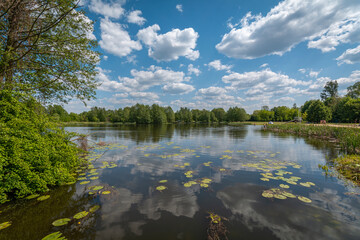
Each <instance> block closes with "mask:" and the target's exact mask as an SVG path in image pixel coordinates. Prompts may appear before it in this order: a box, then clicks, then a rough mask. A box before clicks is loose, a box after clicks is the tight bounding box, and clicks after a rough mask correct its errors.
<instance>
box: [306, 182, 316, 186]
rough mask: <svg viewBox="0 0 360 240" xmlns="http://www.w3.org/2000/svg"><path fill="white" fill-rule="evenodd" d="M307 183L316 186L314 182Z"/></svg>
mask: <svg viewBox="0 0 360 240" xmlns="http://www.w3.org/2000/svg"><path fill="white" fill-rule="evenodd" d="M306 183H307V184H309V185H310V186H315V183H313V182H306Z"/></svg>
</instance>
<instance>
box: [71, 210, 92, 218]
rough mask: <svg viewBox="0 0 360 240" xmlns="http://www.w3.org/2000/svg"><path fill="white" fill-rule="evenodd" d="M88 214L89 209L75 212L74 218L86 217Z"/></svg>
mask: <svg viewBox="0 0 360 240" xmlns="http://www.w3.org/2000/svg"><path fill="white" fill-rule="evenodd" d="M88 214H89V212H87V211H82V212H79V213H77V214H75V215H74V218H75V219H80V218H84V217H86V216H87V215H88Z"/></svg>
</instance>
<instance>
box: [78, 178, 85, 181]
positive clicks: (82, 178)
mask: <svg viewBox="0 0 360 240" xmlns="http://www.w3.org/2000/svg"><path fill="white" fill-rule="evenodd" d="M77 180H79V181H80V180H86V177H79V178H78V179H77Z"/></svg>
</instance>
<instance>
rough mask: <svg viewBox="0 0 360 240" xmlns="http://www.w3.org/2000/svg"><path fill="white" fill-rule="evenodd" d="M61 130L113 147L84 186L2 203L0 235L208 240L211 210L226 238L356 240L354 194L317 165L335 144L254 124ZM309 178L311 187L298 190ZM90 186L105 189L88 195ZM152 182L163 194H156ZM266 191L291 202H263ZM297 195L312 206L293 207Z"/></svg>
mask: <svg viewBox="0 0 360 240" xmlns="http://www.w3.org/2000/svg"><path fill="white" fill-rule="evenodd" d="M67 130H68V131H75V132H78V133H85V134H89V139H90V141H89V142H90V143H95V142H99V141H102V142H106V143H110V144H111V145H110V146H109V147H106V148H105V147H100V148H99V147H97V148H96V149H94V150H93V152H92V154H91V155H90V160H91V163H92V165H93V166H94V169H95V170H91V169H88V170H81V171H80V170H79V173H80V174H81V173H83V174H82V175H83V176H79V177H85V178H86V179H85V180H79V181H78V182H77V183H75V184H72V185H66V186H62V187H60V188H57V189H56V190H53V191H50V192H49V193H48V194H50V195H51V197H50V198H49V199H47V200H45V201H42V202H39V201H37V200H36V199H32V200H20V201H17V202H16V203H12V204H7V205H3V206H0V211H2V212H1V213H0V223H2V222H6V221H11V222H12V225H11V226H10V227H8V228H6V229H3V230H0V239H42V238H43V237H44V236H46V235H48V234H50V233H53V232H57V231H60V232H61V233H62V234H63V236H65V237H66V238H67V239H75V240H76V239H156V240H159V239H166V240H169V239H197V240H198V239H207V229H208V227H209V222H210V218H209V214H210V213H215V214H218V215H219V216H221V217H222V219H223V220H222V221H221V222H222V223H223V224H224V225H225V226H226V228H227V231H228V233H227V236H228V238H229V239H267V240H270V239H299V240H302V239H347V240H350V239H359V238H360V195H357V194H359V193H360V189H359V188H356V187H353V186H351V185H349V184H346V183H345V182H344V181H342V180H338V179H336V178H334V177H326V176H325V175H324V174H323V171H322V170H320V169H319V168H318V164H325V163H326V161H331V159H332V158H334V157H336V156H337V154H338V150H337V149H336V146H334V145H329V144H328V143H325V142H321V141H319V140H314V139H313V140H312V139H304V138H297V137H293V136H289V135H276V134H273V133H270V132H263V131H260V127H259V126H240V127H231V126H203V125H200V126H199V125H197V126H190V125H165V126H138V127H136V126H117V127H116V126H113V125H108V126H106V125H105V126H96V125H94V126H85V127H67ZM188 171H192V172H188ZM84 173H85V174H84ZM185 173H187V174H185ZM266 174H267V175H266ZM93 177H95V178H96V177H98V179H94V180H91V178H93ZM291 177H293V178H292V180H294V177H299V178H297V179H296V180H294V181H291V180H289V179H290V178H291ZM261 178H263V179H261ZM264 178H267V179H268V181H266V179H264ZM300 178H301V179H300ZM204 179H210V180H205V182H206V181H208V182H207V183H205V182H204ZM87 180H88V181H90V182H89V183H87V184H81V183H84V181H87ZM161 180H167V182H165V181H164V182H163V183H160V182H159V181H161ZM263 180H265V181H263ZM189 181H193V184H191V182H190V184H187V183H189ZM291 182H292V183H291ZM294 182H295V183H294ZM306 182H311V183H313V184H315V185H313V184H311V185H310V186H309V185H308V184H305V186H303V185H301V183H306ZM184 184H185V186H184ZM200 184H202V186H201V185H200ZM206 184H207V186H206ZM280 184H284V185H287V186H289V188H281V187H279V185H280ZM189 185H190V186H189ZM91 186H103V187H104V188H103V189H101V190H99V191H92V190H90V189H89V188H91ZM159 186H164V187H165V188H166V189H165V190H162V191H159V190H157V187H159ZM285 187H286V186H285ZM269 189H276V190H270V193H271V191H272V193H273V194H276V193H278V194H280V195H281V194H282V193H284V191H286V192H288V193H292V194H293V195H294V197H295V198H291V197H290V198H289V197H288V198H287V199H278V198H276V197H270V198H266V197H264V196H263V194H264V192H265V193H269V191H268V190H269ZM104 191H110V194H102V193H103V192H104ZM91 192H95V194H93V195H91V194H89V193H91ZM301 196H303V197H306V198H308V199H310V200H311V202H310V203H306V202H303V201H300V200H299V199H298V197H300V198H301ZM94 205H99V206H100V209H99V210H97V211H95V212H94V213H90V214H88V215H87V216H86V217H85V218H82V219H80V220H76V221H75V220H71V221H70V223H69V224H67V225H65V226H60V227H55V226H52V222H53V221H55V220H57V219H60V218H71V219H72V217H73V216H74V215H75V214H76V213H78V212H81V211H89V209H90V208H91V207H92V206H94ZM225 219H226V220H225Z"/></svg>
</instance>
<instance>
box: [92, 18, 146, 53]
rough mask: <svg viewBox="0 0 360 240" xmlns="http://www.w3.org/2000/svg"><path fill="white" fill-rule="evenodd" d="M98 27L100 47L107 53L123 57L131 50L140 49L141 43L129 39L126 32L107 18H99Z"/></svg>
mask: <svg viewBox="0 0 360 240" xmlns="http://www.w3.org/2000/svg"><path fill="white" fill-rule="evenodd" d="M100 29H101V40H100V42H99V44H100V47H101V48H103V49H104V50H105V51H107V52H109V53H112V54H114V55H116V56H119V57H124V56H127V55H129V54H130V53H131V52H132V51H133V50H141V49H142V46H141V44H140V43H139V42H138V41H133V40H131V38H130V36H129V34H128V32H127V31H125V30H124V29H123V28H122V27H121V25H120V24H118V23H114V22H112V21H110V20H109V19H107V18H105V19H101V22H100Z"/></svg>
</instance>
